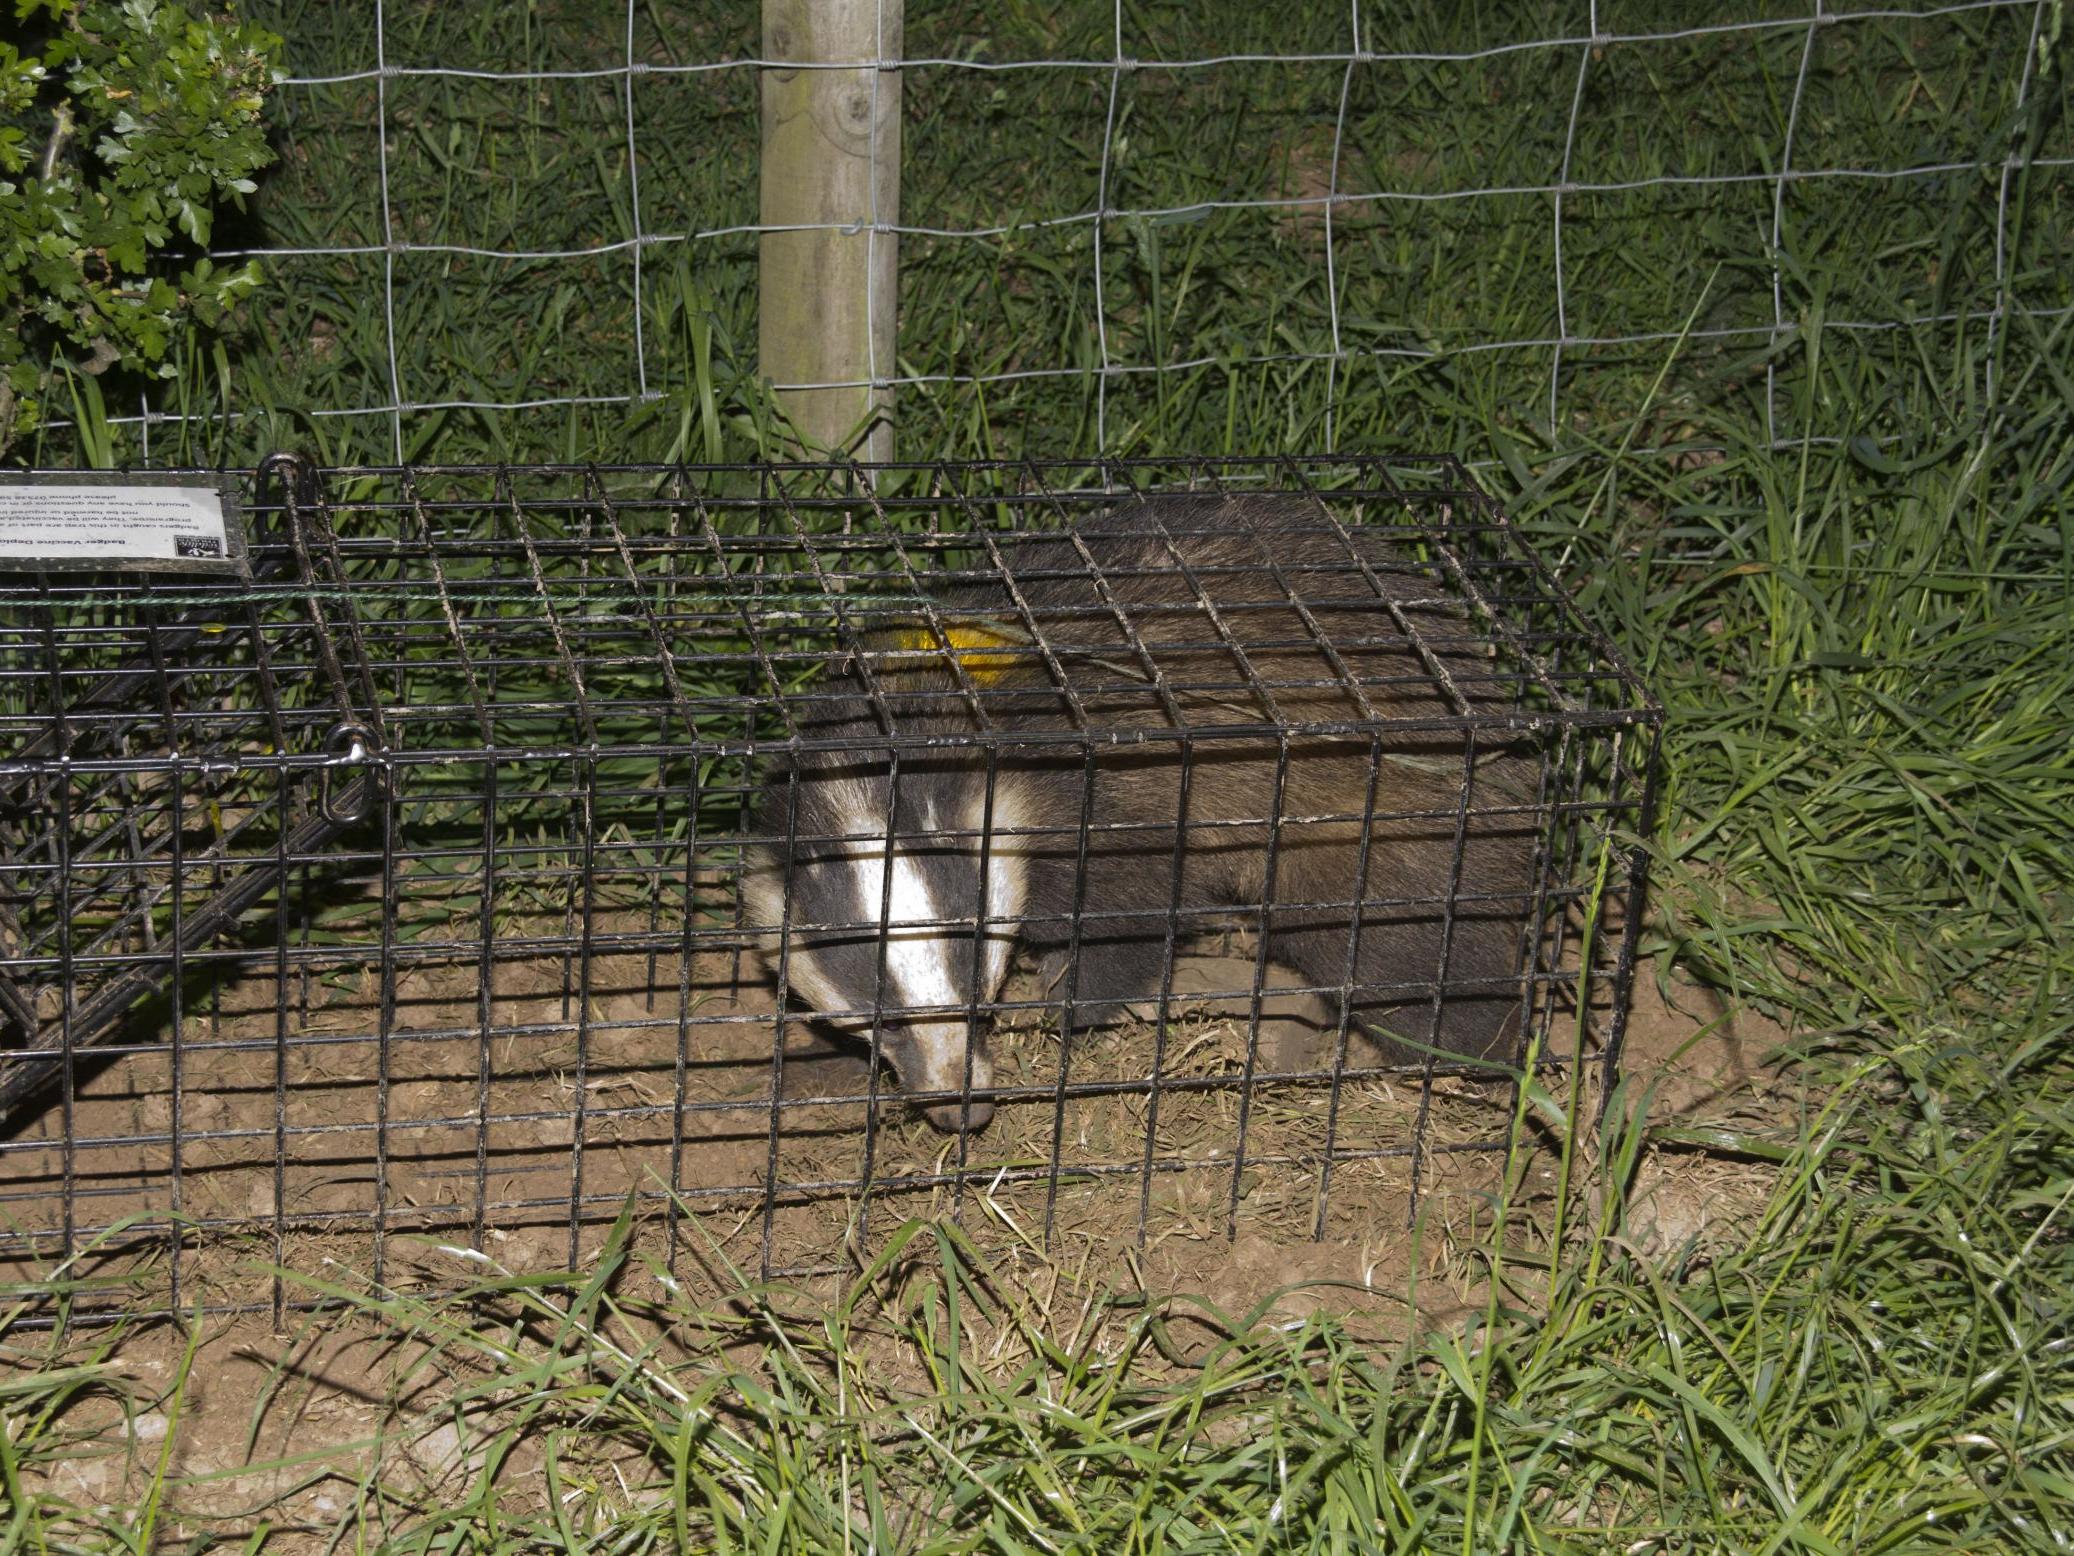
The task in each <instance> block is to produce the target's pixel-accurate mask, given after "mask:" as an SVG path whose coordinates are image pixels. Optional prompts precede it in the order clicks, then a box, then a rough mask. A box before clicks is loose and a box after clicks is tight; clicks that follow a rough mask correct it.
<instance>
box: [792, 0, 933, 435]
mask: <svg viewBox="0 0 2074 1556" xmlns="http://www.w3.org/2000/svg"><path fill="white" fill-rule="evenodd" d="M901 6H902V0H763V56H764V58H765V59H766V60H770V61H776V62H797V64H798V65H800V66H811V65H813V64H815V63H816V62H824V63H825V62H831V61H834V62H839V61H844V60H884V61H897V60H898V59H899V58H900V54H901V36H902V27H901V20H902V14H901ZM762 180H763V198H762V213H763V214H762V224H763V225H764V226H765V227H766V228H770V227H797V228H800V229H803V230H799V231H791V232H770V231H766V232H765V233H764V234H763V236H762V244H761V252H760V255H759V259H760V270H761V274H760V280H759V290H760V297H759V301H758V324H757V356H758V371H759V372H760V373H761V374H762V375H763V377H765V378H766V379H769V380H770V381H771V382H772V383H776V384H841V385H845V386H848V387H843V388H831V389H789V390H781V391H780V400H781V403H782V404H783V405H784V407H785V411H786V414H787V415H789V416H790V417H791V418H792V420H793V423H794V425H795V426H796V427H797V428H798V429H799V433H800V437H801V439H802V440H803V441H804V442H805V443H806V444H808V445H810V446H812V447H814V448H818V449H827V450H829V451H831V452H834V453H838V454H849V455H853V456H855V457H857V458H861V459H890V458H892V457H893V422H892V410H893V391H892V389H891V388H890V387H885V388H874V387H872V386H873V384H874V383H883V382H884V381H885V380H887V379H890V378H892V377H893V376H894V374H895V372H896V370H897V369H896V365H895V364H896V361H897V358H896V357H895V354H894V352H895V346H896V337H895V319H894V314H895V310H896V308H897V307H898V302H899V295H900V289H899V281H900V264H899V260H900V250H899V239H898V238H897V237H896V236H895V235H894V234H893V233H892V232H890V231H885V230H877V231H875V230H874V226H875V225H876V227H878V228H881V229H884V228H890V227H891V226H893V225H894V224H895V223H897V222H898V221H899V220H900V71H899V70H898V69H897V68H893V67H891V66H889V67H887V68H883V69H881V68H874V67H872V66H869V65H867V66H865V67H864V68H862V69H847V70H846V69H812V68H806V69H801V68H793V69H788V68H786V66H785V63H775V64H773V65H771V66H768V67H766V68H765V70H764V72H763V167H762ZM830 224H835V225H830Z"/></svg>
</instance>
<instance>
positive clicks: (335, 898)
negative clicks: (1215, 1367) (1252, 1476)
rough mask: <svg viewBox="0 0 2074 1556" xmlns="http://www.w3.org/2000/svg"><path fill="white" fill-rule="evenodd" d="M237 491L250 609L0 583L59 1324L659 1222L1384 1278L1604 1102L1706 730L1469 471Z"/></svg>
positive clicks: (604, 474)
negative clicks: (1139, 1241) (1354, 1244)
mask: <svg viewBox="0 0 2074 1556" xmlns="http://www.w3.org/2000/svg"><path fill="white" fill-rule="evenodd" d="M233 479H234V480H235V481H236V483H237V485H238V491H239V500H240V503H241V506H242V508H243V511H244V514H245V518H246V523H247V526H248V529H249V534H248V537H247V544H248V550H249V564H250V571H251V577H250V579H249V581H245V580H239V581H237V582H228V581H215V580H209V579H197V578H193V577H181V578H178V579H167V578H164V577H158V578H150V577H146V576H144V575H137V574H102V575H93V576H89V575H78V574H64V575H60V574H50V575H23V574H13V575H5V574H0V1270H4V1271H5V1273H4V1274H0V1280H6V1281H9V1282H10V1283H19V1282H24V1281H30V1280H33V1279H35V1278H37V1277H38V1276H39V1275H40V1274H42V1273H45V1272H48V1271H49V1270H50V1269H51V1268H53V1266H54V1265H55V1264H56V1263H57V1261H60V1260H69V1261H71V1263H69V1264H68V1265H67V1270H68V1272H69V1276H70V1278H73V1279H74V1280H75V1281H84V1282H85V1284H83V1285H78V1286H76V1289H75V1292H74V1295H73V1297H72V1298H71V1299H70V1300H71V1302H72V1308H71V1311H73V1312H74V1314H75V1315H77V1314H83V1313H91V1312H115V1311H126V1312H139V1311H146V1310H172V1309H185V1310H189V1311H192V1310H193V1309H194V1307H195V1306H196V1305H197V1303H199V1304H201V1305H203V1306H205V1307H209V1308H212V1309H219V1310H235V1309H243V1308H247V1307H250V1308H256V1309H261V1310H264V1309H266V1308H269V1307H272V1308H274V1309H276V1310H278V1309H279V1307H280V1306H281V1305H282V1304H283V1302H284V1301H289V1300H295V1299H296V1298H297V1292H296V1290H295V1289H293V1288H289V1289H288V1290H287V1291H286V1293H285V1295H284V1288H283V1284H282V1281H281V1279H280V1278H279V1277H274V1278H272V1280H271V1289H270V1290H268V1289H265V1288H266V1285H267V1282H266V1281H265V1280H260V1281H258V1282H257V1283H255V1280H254V1278H253V1277H251V1276H249V1275H244V1274H240V1273H239V1271H240V1270H241V1269H243V1268H245V1267H246V1266H245V1265H243V1264H241V1263H240V1262H239V1261H238V1260H236V1259H227V1258H224V1257H221V1256H220V1253H221V1250H223V1249H225V1248H229V1249H232V1250H234V1251H236V1250H242V1251H243V1252H244V1253H245V1254H256V1255H258V1256H259V1257H260V1258H262V1259H263V1260H264V1261H266V1262H268V1263H270V1264H272V1265H274V1266H277V1267H279V1268H283V1269H291V1270H293V1269H299V1268H305V1267H312V1264H313V1261H315V1260H317V1259H318V1258H320V1257H336V1258H338V1259H339V1260H340V1261H341V1262H343V1263H345V1264H348V1265H352V1266H354V1267H357V1268H362V1269H365V1270H366V1271H367V1272H368V1273H369V1274H370V1276H371V1277H372V1278H373V1279H376V1280H397V1279H404V1278H407V1273H408V1272H406V1271H405V1270H404V1269H403V1267H402V1263H401V1257H402V1250H403V1248H404V1247H405V1244H403V1243H402V1242H399V1240H398V1234H403V1233H426V1234H430V1235H431V1238H432V1240H434V1241H444V1242H446V1243H449V1244H462V1243H465V1244H467V1245H469V1246H470V1247H472V1248H475V1249H487V1250H488V1251H490V1252H491V1253H493V1254H495V1255H496V1256H497V1257H498V1258H499V1259H501V1260H504V1261H506V1262H511V1263H521V1262H524V1261H525V1260H526V1259H528V1258H534V1259H539V1260H543V1261H560V1260H562V1259H571V1260H573V1259H577V1258H579V1257H580V1256H581V1253H582V1246H583V1238H584V1235H585V1232H586V1229H587V1228H591V1229H595V1228H597V1227H598V1226H599V1225H600V1224H602V1223H607V1222H610V1221H611V1220H612V1219H613V1218H614V1217H616V1216H617V1215H618V1214H619V1213H620V1212H621V1210H622V1207H623V1206H624V1205H625V1204H626V1203H627V1202H628V1199H629V1196H632V1198H633V1200H634V1201H635V1202H636V1203H637V1205H640V1206H643V1207H646V1208H647V1209H648V1210H650V1211H652V1212H653V1215H654V1220H655V1222H656V1223H657V1224H658V1225H659V1226H662V1227H664V1228H666V1229H668V1231H669V1232H670V1233H671V1242H670V1247H671V1249H672V1250H674V1249H675V1248H676V1247H677V1246H678V1244H679V1242H680V1241H681V1240H682V1239H683V1238H685V1237H688V1236H689V1235H690V1229H689V1228H688V1227H687V1226H686V1225H685V1222H686V1221H687V1220H688V1219H696V1220H697V1221H698V1223H699V1227H700V1235H703V1236H706V1237H708V1238H710V1239H712V1240H714V1241H715V1242H717V1243H719V1244H721V1245H725V1246H728V1247H730V1248H732V1249H734V1250H735V1251H736V1252H737V1253H738V1254H739V1255H740V1256H741V1262H743V1263H745V1264H747V1265H750V1266H753V1267H756V1268H760V1269H761V1270H762V1271H763V1272H765V1273H783V1272H788V1271H803V1270H810V1269H828V1268H832V1267H837V1266H839V1265H840V1264H841V1262H842V1260H843V1258H844V1257H845V1250H846V1248H847V1249H849V1250H854V1249H855V1248H856V1247H858V1246H860V1244H861V1242H862V1240H864V1239H867V1238H868V1237H869V1235H870V1233H871V1231H872V1230H873V1229H874V1228H877V1229H883V1228H884V1227H886V1226H888V1225H891V1224H893V1223H894V1222H896V1221H897V1220H899V1219H901V1218H904V1217H905V1216H908V1215H914V1214H928V1213H936V1212H944V1211H951V1212H961V1213H964V1214H965V1215H966V1219H967V1221H968V1224H969V1223H970V1222H971V1221H972V1212H973V1211H974V1210H975V1207H977V1208H978V1210H979V1212H980V1214H981V1216H982V1217H983V1218H985V1219H986V1220H988V1221H989V1222H990V1223H992V1224H994V1225H995V1226H996V1227H997V1229H1000V1230H1002V1231H1004V1233H1006V1232H1012V1233H1013V1234H1014V1235H1015V1236H1016V1237H1018V1238H1023V1239H1028V1240H1033V1241H1034V1240H1037V1239H1042V1238H1047V1237H1048V1238H1052V1239H1054V1240H1055V1239H1057V1238H1059V1237H1062V1236H1089V1237H1096V1236H1116V1235H1125V1236H1130V1235H1135V1236H1136V1237H1138V1238H1143V1237H1144V1236H1145V1235H1146V1233H1147V1228H1148V1226H1152V1225H1154V1224H1155V1223H1156V1222H1157V1221H1158V1219H1159V1218H1160V1217H1161V1216H1165V1215H1182V1216H1187V1217H1191V1218H1194V1219H1195V1220H1196V1221H1198V1222H1201V1223H1203V1224H1208V1225H1215V1226H1220V1227H1223V1228H1226V1229H1228V1228H1229V1227H1231V1226H1232V1225H1234V1224H1235V1223H1236V1221H1237V1220H1238V1219H1239V1218H1241V1217H1244V1218H1248V1219H1262V1218H1273V1219H1275V1220H1276V1221H1277V1222H1278V1223H1282V1224H1286V1225H1287V1226H1288V1227H1291V1228H1295V1229H1297V1230H1299V1231H1300V1232H1301V1233H1305V1234H1308V1235H1324V1234H1325V1233H1327V1232H1328V1231H1330V1230H1331V1229H1333V1228H1335V1227H1338V1228H1341V1229H1344V1228H1345V1227H1346V1226H1347V1225H1349V1224H1375V1225H1402V1224H1403V1218H1404V1217H1406V1216H1409V1215H1412V1214H1414V1213H1415V1212H1416V1208H1417V1204H1418V1197H1419V1195H1420V1193H1421V1192H1422V1185H1423V1184H1424V1183H1425V1182H1426V1180H1427V1179H1428V1177H1429V1176H1430V1175H1431V1173H1432V1172H1433V1171H1434V1170H1435V1166H1436V1164H1439V1163H1442V1162H1445V1161H1447V1160H1450V1159H1456V1158H1467V1157H1471V1156H1475V1155H1476V1154H1477V1153H1485V1156H1486V1159H1489V1153H1498V1152H1502V1151H1503V1150H1504V1147H1505V1143H1506V1124H1507V1121H1508V1120H1509V1117H1510V1108H1511V1096H1512V1093H1511V1092H1510V1091H1509V1089H1508V1088H1509V1087H1510V1086H1512V1085H1515V1084H1517V1082H1518V1077H1519V1075H1520V1073H1521V1066H1522V1065H1523V1064H1527V1063H1535V1064H1561V1063H1573V1062H1578V1061H1580V1060H1582V1059H1585V1058H1589V1059H1591V1061H1592V1062H1594V1063H1599V1064H1603V1065H1605V1066H1607V1067H1608V1070H1609V1073H1610V1068H1611V1066H1613V1065H1614V1064H1615V1063H1616V1062H1617V1060H1618V1055H1619V1049H1620V1035H1621V1028H1622V1022H1623V1019H1624V1007H1625V999H1626V994H1627V989H1628V985H1629V982H1630V980H1631V977H1632V968H1633V957H1634V948H1635V938H1636V932H1637V916H1638V903H1639V894H1640V891H1641V889H1642V885H1643V871H1644V855H1643V851H1642V849H1641V847H1640V846H1639V844H1638V843H1637V842H1636V841H1635V840H1636V839H1637V838H1639V837H1642V836H1646V835H1647V833H1648V830H1649V824H1650V812H1651V809H1652V806H1653V803H1654V771H1655V745H1656V737H1657V729H1658V726H1659V723H1660V720H1661V710H1660V709H1659V707H1658V705H1657V704H1656V703H1655V702H1654V701H1653V700H1652V699H1651V698H1650V697H1649V695H1648V694H1647V692H1646V691H1645V690H1644V688H1643V687H1642V686H1641V684H1640V683H1639V682H1638V680H1637V679H1636V677H1635V676H1634V674H1633V673H1632V672H1631V671H1630V670H1629V669H1628V668H1627V667H1625V666H1624V665H1623V664H1622V663H1621V661H1620V659H1619V657H1618V655H1617V654H1616V653H1615V652H1614V650H1613V649H1612V647H1611V646H1610V645H1609V644H1608V642H1607V641H1606V639H1605V637H1604V636H1603V635H1602V634H1601V633H1599V632H1598V631H1596V630H1595V629H1594V628H1593V627H1592V626H1591V625H1590V624H1589V623H1587V622H1586V621H1585V620H1584V619H1582V617H1581V616H1580V615H1579V614H1578V612H1577V611H1576V609H1575V608H1574V607H1573V605H1572V604H1571V603H1570V601H1569V600H1568V599H1567V598H1566V597H1565V596H1564V594H1563V593H1562V591H1561V590H1560V589H1559V588H1558V587H1557V586H1556V585H1555V584H1554V582H1553V580H1552V579H1551V577H1550V575H1549V574H1548V572H1547V571H1546V569H1545V568H1544V567H1542V566H1541V565H1540V564H1539V563H1538V562H1537V561H1536V560H1535V558H1534V556H1533V555H1532V553H1531V551H1530V549H1529V548H1528V547H1527V546H1526V545H1525V543H1524V542H1523V541H1522V539H1521V537H1520V535H1519V534H1518V532H1517V531H1516V530H1515V528H1514V527H1513V525H1512V524H1511V523H1510V522H1509V521H1508V520H1507V519H1506V518H1505V517H1504V515H1503V514H1502V513H1500V512H1499V511H1498V510H1497V508H1496V507H1495V506H1494V505H1493V504H1492V503H1491V501H1490V500H1489V499H1488V498H1487V497H1486V496H1484V495H1483V494H1482V493H1481V492H1480V491H1479V490H1478V489H1477V488H1476V486H1475V485H1474V483H1473V482H1472V481H1471V479H1470V478H1469V476H1468V474H1467V472H1466V471H1465V470H1464V469H1463V468H1462V467H1461V466H1460V465H1459V464H1458V463H1457V462H1455V461H1453V460H1451V459H1447V458H1439V457H1432V458H1427V457H1418V458H1394V457H1393V458H1350V457H1333V458H1316V459H1296V458H1285V459H1278V460H1239V459H1231V460H1196V461H1166V462H1152V461H1144V462H1130V461H1108V462H1102V463H1080V464H1067V463H1040V462H1027V461H1026V462H1009V463H994V464H946V463H933V464H912V465H895V466H886V467H877V468H875V469H873V470H871V471H869V472H867V471H864V470H861V469H859V468H858V467H855V466H754V467H724V468H723V467H687V466H671V467H647V466H643V467H611V468H605V467H584V468H445V467H442V468H415V469H413V468H404V469H349V470H318V469H313V468H310V467H308V466H306V465H305V464H303V463H302V462H300V461H297V460H294V459H291V458H276V459H274V460H271V461H269V462H268V463H267V464H266V465H265V466H263V467H261V468H260V469H259V470H256V471H251V472H243V473H239V474H237V475H235V476H234V477H233ZM1118 515H1124V516H1125V517H1124V518H1122V519H1119V518H1118ZM1132 515H1136V517H1131V516H1132ZM1119 526H1121V528H1119ZM830 796H837V797H841V796H847V798H843V799H842V800H841V803H840V804H833V802H831V803H822V801H824V800H826V799H828V797H830ZM831 805H832V808H831ZM831 816H833V817H834V818H835V820H836V821H837V822H839V823H840V824H839V825H831V824H830V817H831ZM1508 840H1509V841H1508ZM958 872H963V873H962V874H961V873H958ZM958 881H966V882H970V883H971V885H970V887H969V891H968V888H967V887H955V888H954V887H953V886H947V885H946V884H945V883H946V882H953V883H955V882H958ZM831 883H833V885H831ZM831 893H832V895H831ZM810 898H812V899H813V900H809V899H810ZM831 903H833V904H834V909H833V910H832V909H831V906H830V904H831ZM917 904H920V905H921V909H922V910H921V911H918V910H917ZM1364 936H1366V937H1367V940H1368V943H1369V946H1370V950H1369V951H1368V952H1364V951H1363V950H1362V944H1363V938H1364ZM1377 947H1381V948H1383V949H1382V950H1381V951H1378V950H1376V949H1375V948H1377ZM781 987H782V992H781ZM1478 1002H1480V1004H1481V1007H1482V1009H1483V1012H1484V1014H1483V1015H1481V1016H1478V1015H1476V1014H1474V1008H1475V1007H1476V1005H1477V1004H1478ZM1463 1011H1471V1012H1472V1013H1471V1014H1470V1015H1468V1016H1463V1015H1461V1014H1460V1013H1461V1012H1463ZM1450 1023H1453V1026H1452V1027H1451V1026H1450ZM1068 1033H1070V1034H1071V1036H1070V1037H1068V1036H1067V1035H1066V1034H1068ZM1465 1033H1467V1034H1468V1037H1467V1040H1465V1039H1464V1034H1465ZM874 1055H876V1057H877V1058H878V1060H879V1061H880V1062H877V1063H874V1062H873V1057H874ZM1449 1077H1453V1078H1454V1079H1452V1080H1450V1079H1449ZM917 1104H921V1105H922V1106H917ZM922 1107H926V1108H927V1111H928V1116H927V1117H925V1116H924V1113H923V1110H922ZM931 1117H933V1118H935V1119H936V1120H937V1124H939V1125H942V1126H945V1127H936V1126H934V1125H932V1124H931V1122H930V1121H929V1118H931ZM981 1126H983V1127H981ZM347 1239H350V1241H347ZM413 1268H415V1266H413ZM89 1276H90V1277H91V1278H90V1279H89V1278H88V1277H89Z"/></svg>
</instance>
